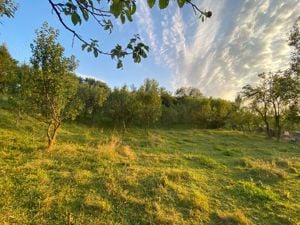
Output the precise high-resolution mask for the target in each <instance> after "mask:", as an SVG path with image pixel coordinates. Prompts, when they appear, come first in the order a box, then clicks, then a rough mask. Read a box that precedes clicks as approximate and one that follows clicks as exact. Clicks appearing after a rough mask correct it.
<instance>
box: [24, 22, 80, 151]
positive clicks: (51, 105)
mask: <svg viewBox="0 0 300 225" xmlns="http://www.w3.org/2000/svg"><path fill="white" fill-rule="evenodd" d="M36 35H37V37H36V39H35V40H34V42H33V44H31V48H32V54H33V55H32V57H31V60H30V61H31V63H32V65H33V77H32V79H31V81H32V82H31V87H30V88H31V92H30V96H29V97H30V100H31V103H32V111H33V112H34V113H35V114H36V115H40V118H41V119H42V120H43V121H44V122H46V123H47V125H48V130H47V138H48V148H51V146H52V145H53V144H54V142H55V139H56V136H57V131H58V129H59V128H60V126H61V123H62V121H63V120H65V119H68V118H70V119H75V117H76V116H77V115H78V113H79V110H80V109H81V108H82V104H81V102H79V101H78V98H75V96H76V92H77V88H78V83H79V80H78V78H77V77H76V76H75V75H74V74H73V71H74V69H75V68H76V63H75V58H74V57H71V58H66V57H64V48H63V47H62V46H61V45H60V44H59V43H58V42H57V38H58V35H59V33H58V31H57V30H54V29H53V28H51V27H49V26H48V24H47V23H45V24H43V26H42V28H41V29H40V30H38V31H36Z"/></svg>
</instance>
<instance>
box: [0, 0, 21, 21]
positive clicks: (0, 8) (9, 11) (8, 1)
mask: <svg viewBox="0 0 300 225" xmlns="http://www.w3.org/2000/svg"><path fill="white" fill-rule="evenodd" d="M16 10H17V4H16V3H15V2H14V1H13V0H0V17H3V16H6V17H9V18H10V17H13V16H14V14H15V12H16Z"/></svg>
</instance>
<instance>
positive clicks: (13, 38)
mask: <svg viewBox="0 0 300 225" xmlns="http://www.w3.org/2000/svg"><path fill="white" fill-rule="evenodd" d="M17 2H19V6H20V7H19V10H18V13H17V14H16V17H15V18H14V19H12V20H5V21H2V25H0V42H5V43H6V44H7V46H8V48H9V50H10V52H11V54H12V55H13V56H14V57H15V58H17V59H18V60H19V61H21V62H22V61H28V60H29V58H30V55H31V52H30V47H29V45H30V43H31V42H32V39H33V38H34V30H35V29H36V28H38V27H40V26H41V24H42V23H43V21H48V22H49V24H50V25H51V26H54V27H56V28H59V29H60V30H61V37H60V41H61V42H62V44H63V45H64V46H65V48H66V54H75V55H76V56H77V58H78V59H79V60H80V66H79V68H78V69H77V73H78V74H81V75H84V76H92V77H95V78H97V79H100V80H104V81H105V82H107V83H108V84H109V85H111V86H121V85H123V84H125V83H127V84H135V85H140V84H141V83H142V82H143V80H144V79H145V78H147V77H149V78H154V79H157V80H158V81H159V82H160V84H161V85H162V86H165V87H166V88H168V89H169V90H171V91H174V90H176V88H178V87H182V86H193V87H197V88H199V89H200V90H201V91H202V92H203V93H204V94H205V95H207V96H214V97H222V98H226V99H233V98H234V97H235V95H236V93H237V92H238V91H240V90H241V88H242V87H243V86H244V85H246V84H248V83H253V82H255V80H256V75H257V73H260V72H263V71H271V70H277V69H279V68H284V67H286V66H287V64H288V60H289V55H290V51H291V49H290V48H289V46H288V45H287V38H288V32H289V30H290V29H291V27H292V25H293V22H294V21H295V19H296V18H297V16H299V15H300V1H299V0H201V1H200V0H199V1H195V2H198V5H199V7H200V8H202V9H207V10H211V11H212V12H213V17H212V18H211V19H209V20H206V21H205V22H204V23H202V22H201V21H200V20H199V19H198V18H197V17H196V16H195V15H194V13H193V10H192V9H191V8H190V7H185V8H183V9H178V7H176V4H175V2H172V3H171V4H170V7H168V8H167V9H166V10H163V11H160V10H158V9H157V7H156V8H154V9H149V8H148V7H147V3H146V0H138V1H137V13H136V14H135V16H134V22H133V23H129V24H126V25H125V26H123V25H120V23H117V25H116V28H115V31H114V33H113V34H111V35H107V34H104V33H103V32H101V31H99V30H97V29H95V26H94V24H89V25H86V26H83V27H80V29H79V31H80V32H81V33H82V34H83V35H84V36H85V37H93V38H98V39H99V40H100V43H101V44H102V47H103V48H104V49H109V48H110V47H113V46H114V44H116V43H117V42H121V43H126V40H128V39H129V38H130V37H131V35H133V34H136V33H139V34H140V35H141V37H142V39H143V40H144V41H145V42H146V43H147V44H148V45H149V46H150V48H151V52H150V55H149V58H148V59H146V60H144V61H143V62H142V63H141V64H139V65H136V64H134V63H132V62H131V61H130V60H126V61H125V67H124V69H123V70H117V69H115V63H114V62H112V61H111V60H110V59H108V58H105V57H100V58H97V59H94V58H93V56H92V55H88V54H87V53H84V52H81V50H80V43H75V44H74V45H73V46H72V44H71V42H72V36H71V35H70V34H69V33H68V32H67V31H65V30H64V29H63V28H62V27H61V25H60V24H59V23H58V21H57V18H56V17H55V16H54V15H53V14H52V13H51V10H50V9H49V5H48V3H47V1H40V0H33V2H35V7H34V9H33V8H32V2H29V1H26V0H23V1H22V0H19V1H17Z"/></svg>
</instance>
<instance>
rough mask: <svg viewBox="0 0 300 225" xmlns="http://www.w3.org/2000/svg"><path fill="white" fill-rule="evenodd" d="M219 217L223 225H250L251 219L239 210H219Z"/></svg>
mask: <svg viewBox="0 0 300 225" xmlns="http://www.w3.org/2000/svg"><path fill="white" fill-rule="evenodd" d="M217 216H218V219H219V220H220V224H222V225H250V224H251V222H250V220H249V219H248V218H247V217H246V216H245V214H244V213H243V212H242V211H240V210H237V211H235V212H221V211H218V212H217Z"/></svg>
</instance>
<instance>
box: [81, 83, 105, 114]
mask: <svg viewBox="0 0 300 225" xmlns="http://www.w3.org/2000/svg"><path fill="white" fill-rule="evenodd" d="M79 80H80V84H79V89H78V93H77V96H78V97H79V98H80V99H81V101H82V103H83V110H82V113H81V114H82V116H83V117H84V118H85V119H87V118H88V117H89V116H92V117H93V116H94V115H95V113H96V110H97V109H99V107H101V106H102V105H103V103H104V102H105V100H106V99H107V97H108V95H109V92H110V89H109V87H108V86H107V85H106V84H105V83H103V82H101V81H98V80H95V79H92V78H86V79H82V78H80V79H79Z"/></svg>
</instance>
